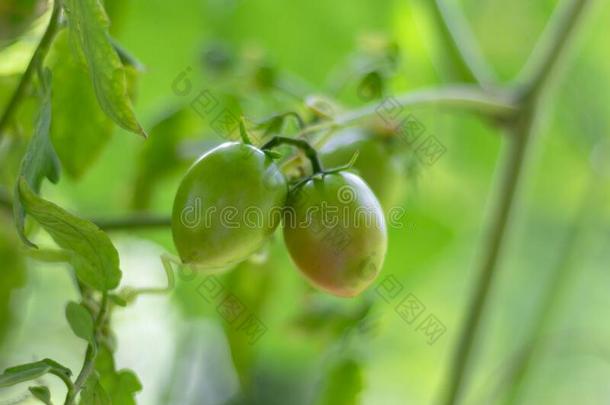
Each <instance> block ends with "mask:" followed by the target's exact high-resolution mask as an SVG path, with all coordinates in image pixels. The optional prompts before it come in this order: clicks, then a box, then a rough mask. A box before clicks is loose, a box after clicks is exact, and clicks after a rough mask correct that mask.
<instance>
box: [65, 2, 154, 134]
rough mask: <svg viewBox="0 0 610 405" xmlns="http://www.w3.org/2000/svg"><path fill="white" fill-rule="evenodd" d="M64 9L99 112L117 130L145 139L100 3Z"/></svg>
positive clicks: (70, 5)
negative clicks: (108, 119)
mask: <svg viewBox="0 0 610 405" xmlns="http://www.w3.org/2000/svg"><path fill="white" fill-rule="evenodd" d="M64 7H65V10H66V16H67V19H68V25H69V27H70V32H71V34H72V36H73V38H74V39H75V42H76V43H77V44H78V48H79V49H80V51H81V52H82V56H83V57H84V59H85V61H86V62H87V67H88V68H89V76H90V77H91V80H92V82H93V88H94V90H95V94H96V96H97V100H98V102H99V104H100V106H101V107H102V110H104V112H105V113H106V114H108V116H109V117H110V118H111V119H112V120H113V121H114V122H115V123H117V124H118V125H120V126H121V127H123V128H125V129H127V130H129V131H132V132H134V133H136V134H141V135H143V136H146V133H145V132H144V130H143V129H142V127H141V126H140V124H139V123H138V121H137V119H136V116H135V113H134V112H133V107H132V105H131V100H130V99H129V94H128V88H127V78H126V76H125V69H124V67H123V64H122V63H121V60H120V58H119V55H118V54H117V51H116V49H115V48H114V46H113V44H112V41H111V39H110V35H109V34H108V27H109V25H110V23H109V21H108V16H107V15H106V11H105V10H104V6H103V5H102V3H101V1H100V0H66V1H65V2H64Z"/></svg>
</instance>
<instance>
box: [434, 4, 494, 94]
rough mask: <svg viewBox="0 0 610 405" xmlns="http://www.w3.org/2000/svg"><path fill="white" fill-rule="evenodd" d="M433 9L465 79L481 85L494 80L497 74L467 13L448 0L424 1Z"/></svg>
mask: <svg viewBox="0 0 610 405" xmlns="http://www.w3.org/2000/svg"><path fill="white" fill-rule="evenodd" d="M423 3H424V4H426V5H429V6H430V7H431V8H432V13H433V16H434V19H435V20H436V22H437V26H438V27H439V29H440V34H441V36H442V37H443V39H444V41H445V43H446V44H447V46H448V48H449V52H450V54H451V59H452V60H453V61H454V63H455V64H456V68H457V70H458V71H459V72H460V76H461V78H462V79H463V80H466V81H469V82H474V83H479V84H481V85H485V84H489V83H491V82H493V79H494V75H493V73H492V70H491V68H490V67H489V65H488V64H487V62H486V61H485V58H483V55H482V53H481V50H480V49H479V47H478V45H477V43H476V40H475V38H474V35H473V34H472V32H471V31H470V27H469V26H468V23H467V21H466V18H465V17H464V15H463V14H462V13H461V12H460V10H459V9H457V8H456V7H451V6H450V5H448V4H447V2H446V1H445V0H424V1H423Z"/></svg>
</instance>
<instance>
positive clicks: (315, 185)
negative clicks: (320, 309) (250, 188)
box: [284, 172, 387, 297]
mask: <svg viewBox="0 0 610 405" xmlns="http://www.w3.org/2000/svg"><path fill="white" fill-rule="evenodd" d="M284 241H285V244H286V247H287V249H288V251H289V253H290V256H291V258H292V260H293V261H294V263H295V264H296V266H297V267H298V269H299V270H300V271H301V273H302V274H303V275H304V276H305V277H306V278H307V280H308V281H309V282H310V283H311V284H312V285H313V286H315V287H317V288H319V289H321V290H323V291H326V292H328V293H330V294H333V295H337V296H340V297H353V296H356V295H358V294H360V293H362V292H363V291H364V290H366V288H367V287H369V286H370V285H371V284H372V283H373V281H374V280H375V279H376V277H377V276H378V274H379V272H380V271H381V268H382V266H383V261H384V258H385V254H386V250H387V229H386V223H385V219H384V216H383V210H382V208H381V205H380V204H379V201H378V200H377V198H376V197H375V194H374V193H373V192H372V191H371V189H370V188H369V187H368V185H367V184H366V183H365V182H364V181H363V180H362V179H361V178H360V177H358V176H356V175H355V174H352V173H349V172H340V173H334V174H325V175H322V176H319V177H316V176H314V177H313V178H312V179H310V180H308V181H306V182H305V183H304V184H303V185H301V186H300V187H298V188H297V189H296V190H294V191H293V192H291V193H290V195H289V197H288V203H287V209H286V210H285V215H284Z"/></svg>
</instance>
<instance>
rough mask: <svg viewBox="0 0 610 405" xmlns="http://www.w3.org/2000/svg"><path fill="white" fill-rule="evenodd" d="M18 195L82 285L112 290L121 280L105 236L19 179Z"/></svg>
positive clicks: (109, 244) (108, 239)
mask: <svg viewBox="0 0 610 405" xmlns="http://www.w3.org/2000/svg"><path fill="white" fill-rule="evenodd" d="M18 191H19V195H20V198H21V201H22V203H23V206H24V208H25V211H26V212H27V213H28V214H29V215H31V216H32V217H33V218H34V219H35V220H36V221H37V222H38V223H39V224H40V225H41V226H42V227H43V228H44V229H45V230H46V231H47V232H48V233H49V235H51V237H52V238H53V240H55V242H56V243H57V244H58V245H59V246H60V247H61V248H63V249H65V250H67V251H70V252H71V253H72V256H71V259H70V263H71V264H72V266H74V270H75V271H76V276H77V277H78V278H79V280H81V281H82V282H83V283H85V284H86V285H88V286H89V287H91V288H94V289H96V290H99V291H107V290H111V289H113V288H116V287H117V286H118V285H119V282H120V280H121V270H120V269H119V254H118V252H117V251H116V249H115V247H114V245H113V244H112V242H111V241H110V238H109V237H108V235H106V234H105V233H104V232H103V231H102V230H100V229H99V228H98V227H97V226H96V225H95V224H93V223H92V222H90V221H87V220H84V219H81V218H78V217H76V216H74V215H72V214H70V213H68V212H67V211H65V210H64V209H62V208H60V207H58V206H57V205H55V204H53V203H52V202H49V201H46V200H44V199H42V198H40V197H38V196H37V195H36V194H34V193H33V192H32V190H31V189H30V187H29V186H28V184H27V182H26V181H25V179H24V178H23V177H22V178H21V179H20V181H19V184H18Z"/></svg>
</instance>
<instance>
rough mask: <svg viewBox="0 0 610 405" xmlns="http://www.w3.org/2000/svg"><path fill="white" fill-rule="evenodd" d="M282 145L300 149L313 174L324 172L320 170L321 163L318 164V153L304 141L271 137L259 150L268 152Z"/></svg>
mask: <svg viewBox="0 0 610 405" xmlns="http://www.w3.org/2000/svg"><path fill="white" fill-rule="evenodd" d="M282 144H286V145H292V146H295V147H297V148H299V149H301V150H302V151H303V152H304V153H305V156H307V158H308V159H309V161H310V162H311V168H312V170H313V172H314V174H316V173H323V172H324V169H323V168H322V163H321V162H320V159H319V158H318V152H316V150H315V149H314V148H313V146H311V145H310V144H309V143H308V142H307V141H305V140H304V139H295V138H288V137H285V136H276V137H273V138H272V139H271V140H270V141H269V142H267V143H266V144H264V145H263V146H262V147H261V149H263V150H268V149H272V148H275V147H276V146H279V145H282Z"/></svg>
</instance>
